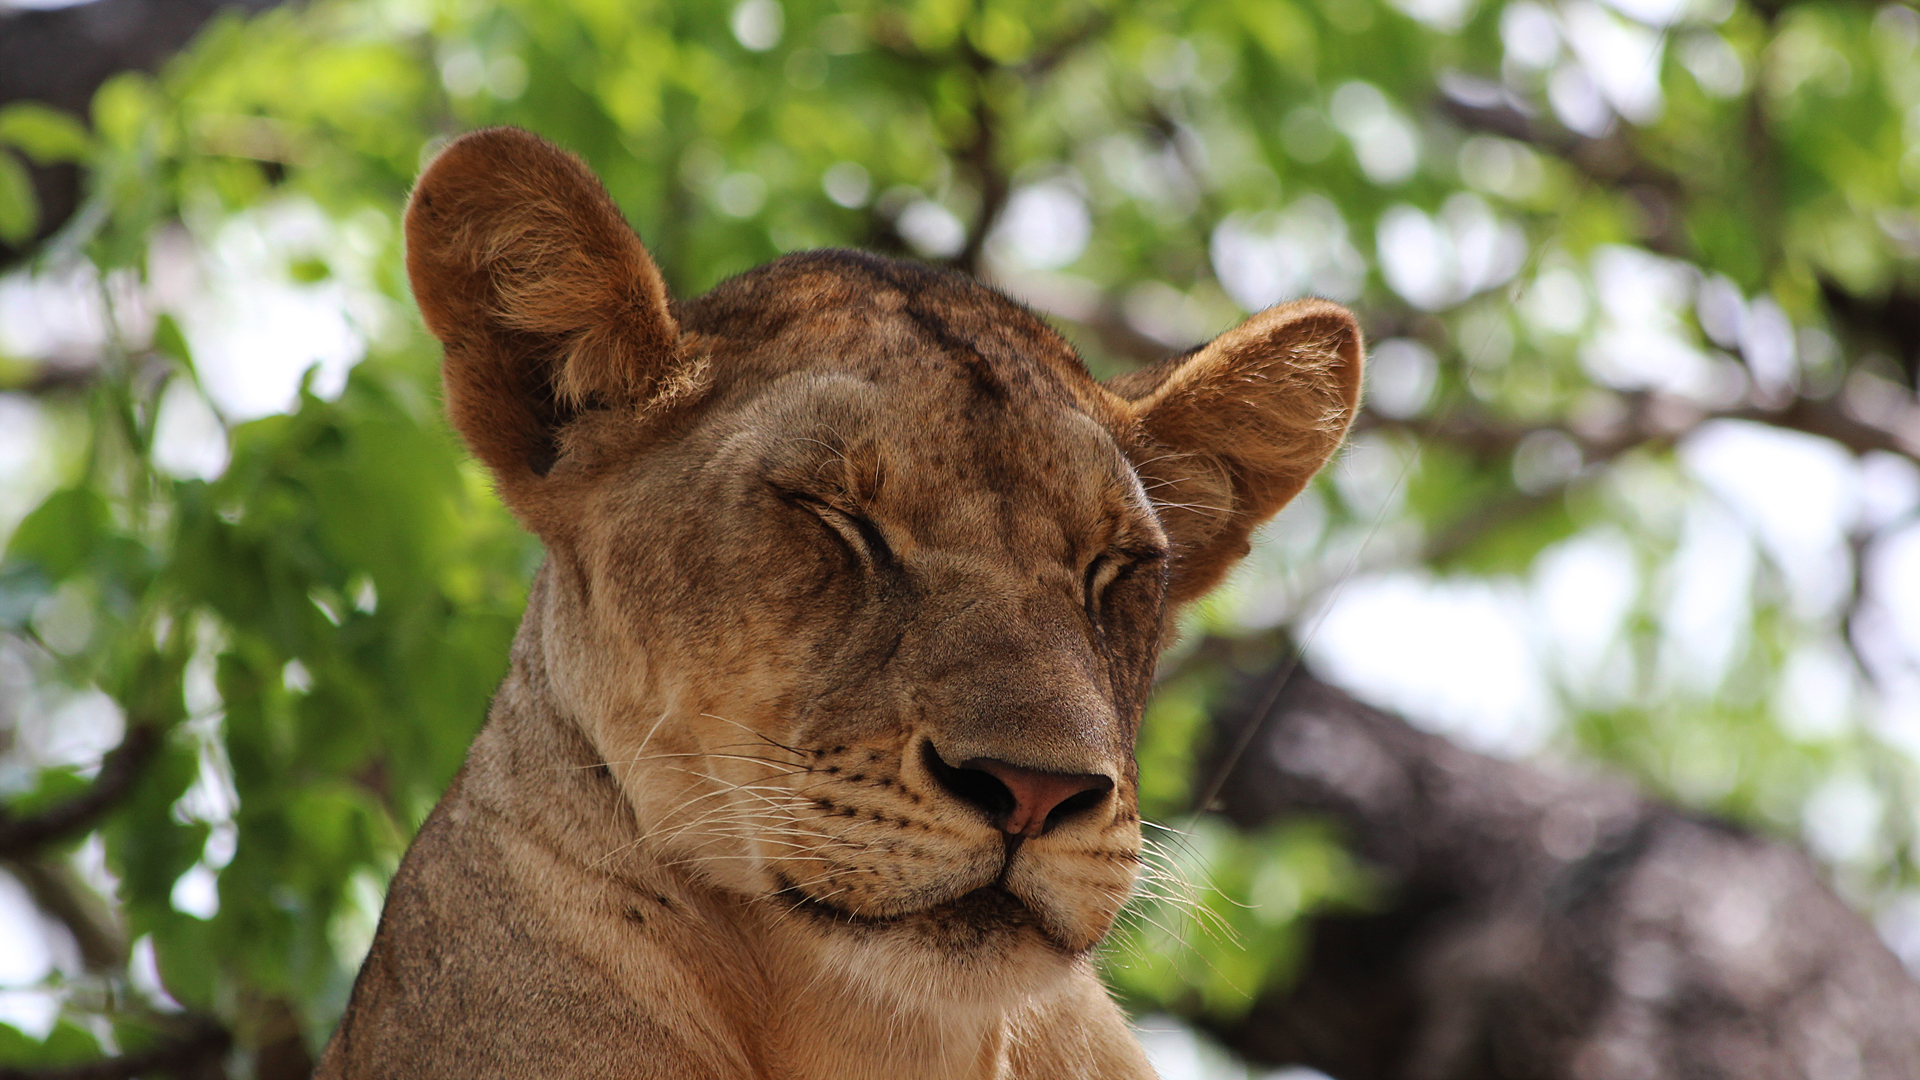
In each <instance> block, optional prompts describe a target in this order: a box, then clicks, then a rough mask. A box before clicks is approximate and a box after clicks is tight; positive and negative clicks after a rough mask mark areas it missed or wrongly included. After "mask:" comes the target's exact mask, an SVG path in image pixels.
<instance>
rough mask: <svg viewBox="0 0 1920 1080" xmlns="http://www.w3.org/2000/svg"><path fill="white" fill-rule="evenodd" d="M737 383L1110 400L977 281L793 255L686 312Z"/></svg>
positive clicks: (827, 254) (877, 260)
mask: <svg viewBox="0 0 1920 1080" xmlns="http://www.w3.org/2000/svg"><path fill="white" fill-rule="evenodd" d="M680 314H681V320H682V324H683V325H684V326H685V327H686V328H687V329H688V330H691V331H693V332H694V333H696V334H698V335H700V336H701V338H703V339H704V340H705V341H706V342H707V344H708V345H709V346H710V347H712V348H713V349H714V351H715V352H716V353H721V354H726V355H725V358H726V360H727V361H728V364H729V367H730V368H731V369H732V370H731V371H730V373H729V374H730V377H738V378H743V379H747V380H752V379H754V378H755V377H758V378H759V379H766V378H777V377H779V376H782V375H788V374H792V373H795V372H798V371H812V372H826V371H840V372H844V373H847V374H855V375H860V376H862V377H864V378H866V379H867V380H869V381H871V382H874V383H876V384H883V385H893V386H897V387H901V388H905V387H909V386H911V387H915V388H918V389H920V390H923V391H925V392H926V396H927V397H928V398H929V399H930V400H931V399H941V400H947V401H949V402H951V403H953V404H956V405H969V406H980V407H987V406H1008V407H1012V408H1015V409H1019V408H1021V407H1024V406H1028V405H1032V404H1037V403H1039V402H1042V401H1052V402H1058V403H1062V404H1077V405H1079V406H1080V407H1082V408H1086V407H1087V406H1089V405H1092V404H1096V403H1097V402H1098V401H1099V400H1100V399H1101V398H1102V397H1104V395H1103V394H1101V392H1100V390H1099V387H1098V386H1097V385H1096V384H1095V383H1094V382H1093V380H1092V379H1091V378H1090V377H1089V376H1088V375H1087V371H1086V367H1085V365H1083V364H1082V363H1081V362H1080V358H1079V356H1078V355H1076V354H1075V353H1074V351H1073V348H1072V346H1070V345H1068V344H1067V343H1066V341H1065V340H1064V339H1062V338H1061V337H1060V335H1059V334H1057V333H1055V332H1054V330H1053V328H1052V327H1050V326H1048V325H1047V324H1046V323H1045V322H1043V321H1042V320H1040V319H1039V318H1038V317H1037V316H1035V315H1034V314H1033V313H1032V312H1031V311H1028V310H1027V309H1026V308H1025V307H1022V306H1021V305H1019V304H1017V303H1015V302H1014V301H1012V300H1010V299H1008V298H1007V297H1005V296H1003V295H1001V294H1000V293H998V292H995V291H994V290H992V289H989V288H986V287H985V286H982V285H980V284H979V283H978V282H975V281H973V280H972V279H970V278H966V277H963V276H961V275H958V274H953V273H948V272H945V271H940V270H935V269H933V268H931V267H926V266H920V265H918V264H914V263H906V262H900V261H897V260H893V259H886V258H881V257H879V256H875V255H869V254H866V253H864V252H854V251H815V252H803V253H801V254H798V255H789V256H787V257H785V258H783V259H779V260H777V261H775V262H772V263H769V264H767V265H766V266H763V267H760V268H759V269H756V270H753V271H750V272H748V273H745V274H742V275H740V276H739V277H736V278H733V279H730V280H728V281H726V282H723V283H721V284H720V285H719V286H717V287H715V288H714V290H713V291H712V292H710V293H708V294H707V295H706V296H703V297H701V298H700V299H698V300H696V301H693V302H692V303H689V304H687V305H685V306H684V308H683V309H682V311H681V313H680Z"/></svg>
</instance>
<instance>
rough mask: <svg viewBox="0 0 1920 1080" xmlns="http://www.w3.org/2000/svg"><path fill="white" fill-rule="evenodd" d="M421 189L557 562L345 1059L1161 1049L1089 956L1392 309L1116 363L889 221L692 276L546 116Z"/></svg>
mask: <svg viewBox="0 0 1920 1080" xmlns="http://www.w3.org/2000/svg"><path fill="white" fill-rule="evenodd" d="M406 225H407V241H408V270H409V272H410V273H411V275H412V278H413V285H414V291H415V295H416V297H417V299H418V301H419V304H420V308H421V311H422V312H423V313H424V314H425V316H426V320H427V325H428V326H429V327H430V328H431V329H432V330H433V332H434V333H435V334H436V335H437V336H438V337H439V338H440V339H441V341H442V342H443V343H444V344H445V346H446V365H445V375H446V382H447V401H448V408H449V412H450V413H451V415H452V418H453V421H454V424H455V425H456V426H457V427H458V428H459V430H460V432H461V433H462V435H464V436H465V438H466V440H467V442H468V445H470V446H471V447H472V448H473V451H474V453H475V454H476V455H478V456H479V457H480V459H481V460H482V461H484V462H486V464H487V465H488V467H489V468H491V469H492V470H493V472H494V475H495V476H496V478H497V480H498V483H499V489H500V492H501V494H502V497H503V498H504V499H505V500H506V501H507V503H508V505H509V506H510V507H512V509H513V510H514V512H515V513H516V514H517V515H519V517H520V519H521V520H522V521H523V522H525V523H526V525H527V526H528V527H529V528H530V529H532V530H533V531H534V532H535V533H537V534H538V535H539V536H540V537H541V539H542V540H543V541H545V543H546V545H547V549H548V560H547V564H546V566H545V568H544V569H543V570H542V571H541V573H540V575H539V577H538V579H537V580H536V582H535V585H534V589H533V592H532V595H531V598H530V600H529V603H528V609H527V614H526V619H525V621H524V622H523V624H522V626H521V631H520V635H519V637H518V639H517V640H516V642H515V645H514V650H513V663H512V669H511V673H510V674H509V675H508V677H507V680H506V682H505V684H504V685H503V686H502V687H501V689H500V692H499V695H498V696H497V697H496V699H495V701H494V705H493V709H492V712H491V714H490V716H489V719H488V723H487V726H486V728H485V729H484V730H483V731H482V732H481V733H480V735H479V737H478V738H477V739H476V740H475V742H474V746H473V750H472V752H471V754H470V755H469V757H468V759H467V764H466V766H465V768H464V769H463V770H462V772H461V775H460V776H459V777H458V778H456V780H455V781H454V783H453V786H452V787H451V789H450V790H449V791H448V792H447V795H446V797H445V798H444V799H443V800H442V801H441V803H440V806H439V807H438V808H437V809H436V810H435V811H434V813H433V815H432V817H431V818H430V819H429V820H428V821H427V824H426V826H425V827H424V828H423V829H422V830H421V833H420V836H419V837H418V838H417V839H416V840H415V842H414V845H413V847H412V849H411V850H410V851H409V852H408V855H407V858H406V860H405V861H404V862H403V863H402V865H401V868H400V871H399V873H398V874H397V875H396V877H395V878H394V882H393V886H392V890H391V892H390V894H389V896H388V900H387V907H386V911H385V913H384V915H383V916H382V919H381V925H380V930H379V933H378V935H377V937H376V939H375V941H374V945H373V950H372V952H371V954H370V955H369V956H368V958H367V962H366V965H365V967H364V968H363V969H362V971H361V974H360V978H359V980H358V981H357V982H356V983H355V986H354V992H353V998H352V1000H351V1002H350V1004H349V1007H348V1011H347V1016H346V1019H345V1020H344V1021H343V1022H342V1024H341V1026H340V1030H339V1032H338V1033H337V1034H336V1035H335V1036H334V1038H333V1041H332V1042H331V1043H330V1044H329V1046H328V1048H327V1052H326V1055H325V1057H324V1060H323V1062H322V1065H321V1069H320V1075H321V1076H323V1077H329V1078H333V1077H376V1076H379V1077H398V1076H406V1077H434V1076H444V1077H462V1078H469V1077H535V1076H537V1077H561V1076H579V1077H675V1078H681V1077H716V1078H718V1077H765V1078H776V1077H778V1078H796V1080H797V1078H802V1077H836V1078H849V1077H875V1078H879V1077H901V1076H914V1077H946V1076H951V1077H963V1076H966V1077H1033V1078H1043V1077H1060V1078H1065V1077H1085V1076H1102V1077H1145V1076H1149V1075H1151V1073H1150V1072H1149V1070H1148V1067H1147V1065H1146V1063H1145V1060H1144V1058H1143V1057H1142V1055H1141V1053H1140V1050H1139V1048H1138V1046H1137V1045H1136V1044H1135V1043H1134V1041H1133V1039H1132V1037H1131V1036H1130V1034H1129V1033H1128V1031H1127V1028H1126V1024H1125V1022H1124V1020H1123V1018H1122V1017H1121V1015H1120V1013H1119V1011H1118V1010H1117V1009H1116V1008H1115V1007H1114V1006H1113V1004H1112V1003H1111V1002H1110V1001H1109V1000H1108V999H1107V996H1106V994H1105V992H1104V991H1103V990H1102V988H1101V987H1100V985H1099V983H1098V981H1097V979H1096V978H1095V976H1094V974H1093V970H1092V966H1091V963H1090V959H1089V957H1090V953H1091V951H1092V950H1093V948H1094V947H1095V946H1096V945H1097V944H1098V943H1099V942H1100V940H1101V938H1102V937H1103V936H1104V935H1105V934H1106V932H1107V930H1108V928H1109V927H1110V926H1111V924H1112V921H1113V919H1114V916H1115V914H1116V913H1117V912H1118V910H1119V908H1120V906H1121V905H1122V904H1123V903H1124V902H1125V900H1126V898H1127V896H1128V894H1129V892H1130V890H1131V888H1132V886H1133V882H1134V876H1135V870H1136V866H1137V863H1138V860H1139V844H1140V835H1139V824H1138V820H1137V816H1136V813H1135V802H1134V791H1135V786H1134V781H1135V774H1134V763H1133V757H1132V745H1133V739H1134V734H1135V730H1136V727H1137V725H1138V723H1139V718H1140V712H1141V707H1142V703H1143V699H1144V697H1145V695H1146V692H1147V688H1148V684H1149V681H1150V678H1151V674H1152V669H1153V663H1154V660H1155V657H1156V656H1157V654H1158V651H1159V648H1160V646H1161V643H1162V642H1161V638H1162V632H1163V630H1164V627H1165V625H1166V618H1167V612H1168V608H1169V604H1170V603H1174V604H1177V603H1179V602H1182V601H1184V600H1187V599H1190V598H1192V597H1194V596H1197V595H1199V594H1200V593H1201V592H1203V591H1205V590H1206V589H1207V588H1208V587H1210V586H1211V585H1213V584H1214V583H1215V582H1216V581H1218V580H1219V578H1220V577H1221V575H1222V574H1223V573H1224V572H1225V571H1226V569H1227V568H1228V567H1229V566H1230V564H1231V563H1232V562H1233V561H1234V559H1236V558H1237V557H1238V556H1239V555H1240V554H1242V553H1243V552H1244V551H1245V550H1246V546H1247V538H1248V535H1249V534H1250V532H1251V531H1252V530H1253V529H1254V528H1255V527H1256V526H1258V525H1259V524H1260V522H1262V521H1264V520H1265V519H1266V518H1268V517H1269V516H1271V515H1272V514H1273V513H1274V512H1275V511H1277V510H1278V509H1279V508H1280V507H1281V505H1283V504H1284V503H1285V502H1286V501H1287V500H1288V499H1289V498H1291V497H1292V496H1293V495H1294V494H1296V493H1297V492H1298V491H1299V490H1300V488H1301V487H1302V486H1303V485H1304V484H1305V483H1306V482H1307V480H1308V479H1309V478H1310V477H1311V476H1312V475H1313V473H1314V471H1315V470H1316V469H1318V468H1319V467H1320V466H1321V464H1322V463H1323V462H1325V461H1326V459H1327V457H1328V456H1329V455H1330V454H1331V453H1332V452H1333V450H1334V448H1335V447H1336V446H1337V444H1338V443H1339V441H1340V438H1341V436H1342V434H1343V433H1344V431H1345V429H1346V426H1347V424H1348V422H1349V421H1350V419H1351V417H1352V414H1353V409H1354V407H1355V403H1356V399H1357V394H1358V387H1359V377H1360V334H1359V331H1358V329H1357V328H1356V327H1355V325H1354V323H1353V320H1352V318H1351V317H1350V316H1349V315H1347V313H1346V312H1345V311H1343V310H1342V309H1340V308H1338V307H1336V306H1335V305H1332V304H1327V303H1324V302H1320V301H1302V302H1299V303H1296V304H1291V305H1287V306H1284V307H1280V308H1275V309H1273V310H1271V311H1267V312H1263V313H1262V314H1260V315H1256V316H1254V317H1253V318H1252V319H1249V320H1248V321H1247V322H1246V323H1245V324H1244V325H1242V326H1241V327H1239V328H1237V329H1235V330H1232V331H1229V332H1228V333H1227V334H1225V335H1223V336H1222V337H1221V338H1219V339H1218V340H1216V341H1214V342H1213V343H1212V344H1210V345H1207V346H1205V347H1204V348H1202V349H1200V350H1198V351H1196V352H1195V353H1193V354H1191V355H1188V356H1186V357H1182V358H1176V359H1175V360H1171V361H1168V362H1167V363H1165V364H1162V365H1160V366H1158V367H1156V368H1154V369H1151V370H1149V371H1145V372H1141V373H1138V374H1135V375H1131V376H1128V377H1126V378H1124V379H1121V380H1117V381H1116V382H1115V383H1114V384H1112V385H1110V386H1102V385H1101V384H1099V383H1096V382H1095V381H1093V380H1092V379H1091V378H1089V377H1088V376H1087V374H1086V371H1085V368H1084V367H1083V366H1082V365H1081V363H1080V361H1079V359H1078V358H1077V357H1076V356H1075V355H1074V353H1073V350H1072V349H1071V348H1070V347H1069V346H1068V345H1067V344H1066V343H1065V342H1063V341H1062V340H1061V339H1060V338H1059V336H1058V335H1056V334H1055V333H1054V332H1053V331H1052V330H1051V329H1050V328H1049V327H1048V326H1047V325H1046V324H1045V323H1043V322H1041V321H1040V320H1039V319H1037V318H1035V317H1034V316H1033V315H1032V314H1030V313H1029V312H1027V311H1026V310H1025V309H1024V308H1022V307H1020V306H1019V305H1017V304H1015V303H1013V302H1011V301H1009V300H1007V299H1006V298H1005V297H1003V296H1001V295H999V294H997V293H995V292H993V291H991V290H989V289H986V288H983V287H981V286H980V285H978V284H975V283H974V282H972V281H969V280H967V279H964V278H960V277H957V276H954V275H950V274H945V273H941V272H938V271H933V270H929V269H926V268H923V267H919V266H914V265H911V264H907V263H901V262H896V261H892V260H887V259H881V258H877V257H874V256H869V255H863V254H858V253H852V252H813V253H807V254H800V255H793V256H789V257H787V258H784V259H781V260H779V261H778V262H775V263H773V264H770V265H768V266H765V267H762V268H760V269H758V270H755V271H752V272H750V273H748V274H745V275H742V276H741V277H738V278H735V279H733V280H731V281H728V282H726V283H724V284H722V285H720V286H719V287H718V288H716V289H715V290H713V292H711V293H709V294H708V295H706V296H704V297H701V298H700V299H698V300H694V301H690V302H686V303H672V302H670V301H669V300H668V299H667V293H666V288H665V286H664V284H663V283H662V282H661V280H660V276H659V273H658V271H657V270H656V269H655V268H654V266H653V263H652V261H651V260H650V259H649V258H648V257H647V254H646V252H645V250H644V249H643V248H642V247H641V246H640V243H639V241H638V240H636V239H635V238H634V237H633V234H632V232H631V231H630V230H629V229H628V228H627V225H626V223H625V222H624V221H623V220H622V219H621V217H620V215H619V213H618V211H617V210H616V209H615V208H614V206H613V204H612V202H611V201H610V200H609V199H608V198H607V196H606V194H605V192H604V191H602V190H601V188H600V186H599V184H598V183H597V182H596V181H595V180H594V178H593V177H592V175H591V174H590V173H589V172H588V171H587V170H586V169H585V167H583V166H582V165H581V164H580V163H579V162H577V161H576V160H574V159H573V158H571V157H569V156H567V155H565V154H563V153H561V152H560V151H558V150H555V149H554V148H553V147H551V146H549V145H548V144H546V143H544V142H542V141H540V140H539V139H536V138H534V137H533V136H531V135H528V134H526V133H524V132H519V131H513V130H509V129H495V130H491V131H482V132H477V133H475V134H472V135H469V136H466V137H465V138H463V139H460V140H458V141H457V142H455V143H454V144H453V145H452V146H450V147H449V148H448V149H447V150H446V151H445V152H444V153H442V154H441V155H440V156H439V158H437V159H436V160H435V161H434V162H433V164H432V165H430V166H429V167H428V168H427V170H426V173H425V174H424V175H423V176H422V177H421V179H420V182H419V185H418V186H417V187H416V189H415V192H414V196H413V201H412V203H411V205H410V206H409V208H408V212H407V222H406ZM975 759H993V760H995V761H1000V762H1006V763H1010V764H1012V765H1016V766H1020V767H1022V768H1025V769H1029V770H1040V771H1044V772H1048V773H1059V774H1071V775H1074V776H1081V777H1092V778H1098V779H1099V780H1101V782H1103V783H1104V782H1108V781H1110V782H1111V783H1112V784H1113V788H1112V790H1111V792H1110V793H1107V794H1104V795H1101V794H1099V793H1098V792H1095V793H1094V794H1093V795H1092V796H1090V798H1091V799H1092V800H1093V801H1091V802H1083V803H1082V804H1077V805H1076V806H1074V807H1073V808H1072V812H1071V813H1067V812H1065V810H1063V811H1062V814H1061V815H1060V816H1059V817H1058V820H1057V821H1055V823H1054V825H1053V827H1051V828H1050V829H1049V830H1048V831H1046V832H1045V833H1044V834H1039V835H1029V836H1026V837H1024V838H1019V837H1014V836H1010V835H1008V834H1006V833H1004V832H1002V831H1001V830H1000V829H998V828H996V826H995V824H994V819H993V818H992V816H991V814H990V813H989V812H988V811H987V808H984V805H975V803H973V802H969V801H968V798H967V797H965V796H963V795H962V794H959V793H958V792H959V791H960V789H959V788H956V787H954V786H953V781H952V780H951V776H953V775H957V774H956V772H955V767H956V765H957V764H958V763H963V762H967V761H970V760H975ZM964 771H965V770H964V769H962V770H960V772H964ZM943 776H946V777H948V778H949V779H946V780H943V779H942V777H943Z"/></svg>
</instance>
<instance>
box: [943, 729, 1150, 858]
mask: <svg viewBox="0 0 1920 1080" xmlns="http://www.w3.org/2000/svg"><path fill="white" fill-rule="evenodd" d="M926 760H927V771H928V772H930V773H932V774H933V777H934V779H935V780H937V781H939V783H940V786H941V787H944V788H946V789H947V791H949V792H951V793H952V794H954V795H956V796H958V797H959V798H960V799H961V800H962V801H964V802H967V803H970V804H972V805H973V806H976V807H978V808H980V809H981V810H983V811H985V812H986V815H987V818H988V820H990V821H992V822H993V823H994V824H995V825H996V826H998V827H999V828H1000V829H1001V830H1002V831H1004V832H1006V833H1007V834H1009V835H1011V836H1019V837H1034V836H1039V835H1040V834H1042V833H1045V832H1050V831H1052V830H1053V829H1054V828H1055V827H1057V826H1059V825H1060V824H1061V823H1062V822H1064V821H1066V820H1068V819H1069V818H1072V817H1073V816H1075V815H1077V814H1081V813H1084V812H1086V811H1088V810H1092V809H1093V808H1094V807H1096V806H1099V805H1100V804H1101V803H1102V802H1105V801H1106V798H1107V792H1109V791H1112V790H1113V779H1112V778H1111V777H1106V776H1098V775H1094V774H1091V773H1056V772H1044V771H1042V770H1040V769H1029V768H1027V767H1025V766H1022V765H1013V764H1009V763H1008V762H1005V761H1001V760H999V759H998V758H986V757H981V758H970V759H968V760H967V761H964V762H961V763H960V765H959V766H958V767H955V766H952V765H948V764H947V763H946V762H944V761H942V760H940V755H939V754H938V753H937V752H936V751H935V750H934V749H933V744H932V743H928V744H927V747H926Z"/></svg>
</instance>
